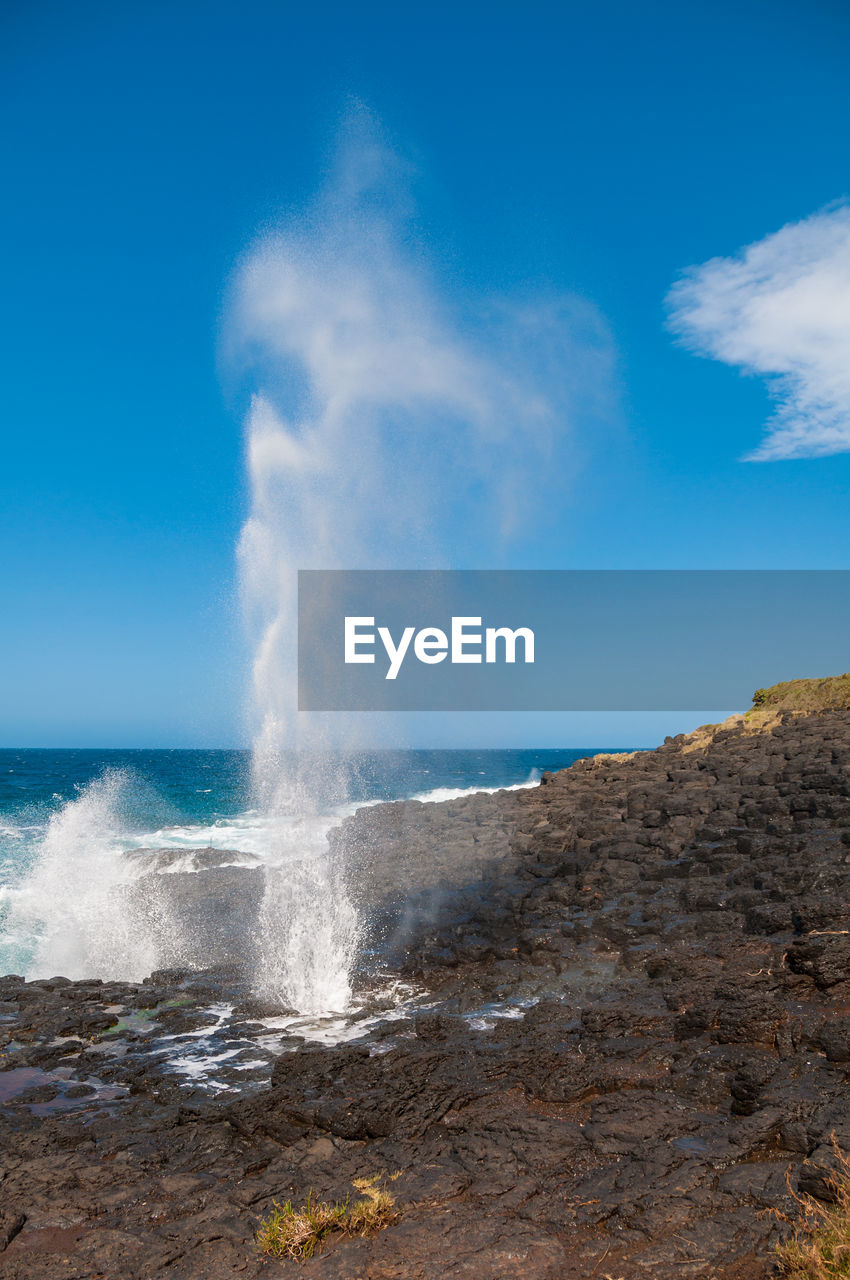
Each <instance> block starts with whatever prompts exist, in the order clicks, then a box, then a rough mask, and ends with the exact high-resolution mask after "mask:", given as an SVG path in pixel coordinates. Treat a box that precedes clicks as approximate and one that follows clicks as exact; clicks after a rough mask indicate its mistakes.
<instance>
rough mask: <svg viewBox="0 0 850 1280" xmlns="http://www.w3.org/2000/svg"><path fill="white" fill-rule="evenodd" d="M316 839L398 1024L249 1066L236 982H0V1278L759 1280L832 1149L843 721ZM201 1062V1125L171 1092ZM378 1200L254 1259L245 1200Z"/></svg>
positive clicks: (849, 1046)
mask: <svg viewBox="0 0 850 1280" xmlns="http://www.w3.org/2000/svg"><path fill="white" fill-rule="evenodd" d="M332 839H333V842H334V845H335V847H336V849H337V851H338V852H340V853H342V852H343V851H344V850H345V851H347V852H348V854H349V857H350V859H351V860H353V862H354V865H356V866H357V869H358V871H357V876H356V878H352V885H353V888H354V890H355V891H356V893H357V895H358V898H359V901H360V905H361V909H362V910H363V911H364V912H366V913H367V914H368V915H369V919H370V922H371V936H370V940H369V941H370V947H369V955H370V956H371V957H372V963H373V965H374V966H376V967H377V971H374V972H369V970H368V966H366V967H364V972H363V974H362V981H363V982H364V983H366V984H369V983H372V984H373V985H374V986H375V989H376V990H377V989H378V985H377V984H378V979H379V978H380V977H381V976H382V975H383V977H384V979H386V978H388V977H391V976H393V975H397V976H398V977H399V978H400V979H402V980H404V981H405V982H407V983H408V984H409V985H410V988H411V990H413V991H415V992H417V993H418V994H417V995H416V996H415V997H414V998H412V999H411V1000H410V1001H409V1002H408V1003H407V1005H403V1006H402V1007H401V1008H400V1009H396V1010H395V1011H394V1012H393V1016H392V1017H390V1016H385V1013H386V1011H384V1014H382V1011H381V1008H380V1002H378V1003H376V1004H375V1006H374V1007H373V1008H372V1009H371V1011H370V1012H371V1015H372V1016H371V1017H370V1018H369V1019H368V1021H365V1022H364V1023H363V1030H362V1034H361V1035H360V1036H359V1037H357V1036H356V1028H355V1029H353V1033H354V1034H355V1038H353V1039H351V1040H349V1041H348V1042H347V1043H344V1044H339V1045H337V1046H336V1047H329V1046H323V1045H317V1044H311V1043H307V1042H304V1043H301V1042H300V1041H299V1039H298V1037H297V1036H294V1037H291V1039H292V1041H293V1043H291V1044H286V1045H283V1046H282V1047H283V1048H285V1049H288V1050H289V1051H286V1052H282V1053H281V1052H280V1051H279V1048H280V1047H279V1048H278V1051H277V1052H276V1053H271V1052H269V1051H268V1048H267V1045H266V1044H265V1041H266V1039H267V1026H266V1024H264V1023H263V1022H262V1018H261V1014H262V1012H263V1011H262V1010H257V1009H255V1008H253V1007H252V1006H251V1004H250V1002H249V1001H248V1000H247V999H246V996H245V992H244V988H243V986H242V984H241V982H240V974H239V969H238V965H235V964H230V965H229V967H227V968H221V967H220V968H219V969H217V970H206V971H201V972H196V973H189V972H182V973H181V972H173V973H162V974H158V975H154V976H153V978H152V979H149V980H148V981H147V982H146V983H144V984H138V985H130V984H114V983H110V984H99V983H91V982H89V983H68V982H66V981H64V980H63V979H55V980H53V981H50V982H38V983H24V982H23V981H22V980H21V979H18V978H14V977H8V978H5V979H2V980H0V1055H2V1056H0V1142H2V1155H0V1276H2V1277H8V1278H9V1280H41V1278H42V1277H43V1278H44V1280H48V1278H50V1280H59V1278H60V1277H61V1278H62V1280H71V1278H72V1277H74V1278H76V1277H108V1278H109V1280H112V1278H113V1277H115V1278H116V1280H117V1278H119V1277H120V1278H121V1280H124V1278H127V1280H134V1278H135V1277H138V1278H139V1280H142V1277H150V1276H157V1275H163V1276H165V1275H167V1276H173V1277H187V1278H188V1277H192V1278H195V1277H212V1278H215V1277H220V1276H221V1277H224V1276H230V1275H244V1276H277V1275H280V1276H287V1275H293V1276H294V1275H299V1274H300V1275H303V1276H304V1277H326V1278H331V1277H333V1278H335V1280H355V1278H356V1280H391V1278H392V1280H395V1278H396V1277H398V1278H402V1277H403V1278H405V1280H407V1278H409V1280H444V1278H447V1277H457V1278H461V1277H464V1278H466V1277H468V1278H469V1280H501V1278H502V1277H513V1276H516V1277H523V1280H555V1278H557V1280H572V1278H575V1280H580V1278H581V1280H590V1277H597V1278H598V1280H603V1278H604V1277H612V1278H613V1280H618V1278H619V1277H623V1278H624V1280H636V1278H638V1277H640V1278H646V1280H673V1277H675V1278H676V1280H679V1278H680V1277H689V1278H703V1277H705V1278H708V1277H711V1278H712V1280H756V1278H757V1277H765V1276H769V1275H770V1274H772V1269H773V1262H772V1257H773V1248H774V1244H775V1242H776V1240H777V1239H778V1238H780V1236H781V1235H782V1234H783V1233H787V1231H788V1229H789V1228H788V1225H787V1221H786V1219H787V1218H790V1217H793V1216H794V1213H795V1210H796V1205H795V1201H794V1198H793V1195H792V1191H796V1192H799V1191H808V1192H810V1193H813V1194H816V1195H817V1194H821V1195H823V1194H825V1183H824V1178H825V1177H826V1176H828V1174H829V1170H830V1169H831V1167H832V1163H833V1161H834V1158H835V1157H834V1149H833V1145H832V1143H833V1139H834V1140H835V1141H836V1142H837V1143H838V1144H839V1147H840V1148H843V1149H845V1150H850V1090H848V1072H850V894H848V892H847V888H848V870H850V711H848V710H846V709H844V708H843V707H840V706H839V707H835V708H831V709H828V710H822V711H818V710H811V711H808V710H806V711H799V712H798V711H784V710H783V709H782V707H781V706H779V707H777V706H776V705H771V704H770V703H769V702H768V703H766V704H765V703H763V709H761V710H758V711H756V712H755V713H753V714H752V715H750V716H749V717H738V718H735V719H734V720H733V721H731V722H727V723H726V724H725V725H724V726H720V727H715V728H710V729H705V730H703V731H698V732H697V734H695V735H691V736H690V737H687V738H684V737H682V738H677V739H673V740H668V741H667V742H665V744H664V745H663V746H661V747H659V748H658V749H657V750H655V751H646V752H636V753H633V754H631V755H627V756H597V757H594V758H592V759H587V760H582V761H579V762H578V763H577V764H575V765H573V766H572V767H571V768H570V769H567V770H564V771H563V772H561V773H557V774H553V775H544V778H543V780H542V783H541V785H540V786H539V787H537V788H533V789H529V790H525V791H513V792H501V793H498V794H497V795H494V796H475V797H469V798H466V799H462V800H457V801H452V802H450V803H448V804H444V805H422V804H416V803H414V802H407V803H403V804H395V805H385V806H377V807H373V808H370V809H364V810H361V811H359V812H358V814H356V815H355V816H354V817H353V818H351V819H349V820H348V821H347V822H346V823H345V824H343V826H342V827H341V828H339V829H338V830H337V831H336V832H334V833H332ZM240 874H241V873H240ZM244 874H245V875H247V876H249V877H250V876H251V875H253V874H254V873H253V872H251V871H250V869H245V870H244ZM176 880H177V877H175V882H176ZM235 909H238V910H243V909H244V903H241V904H240V905H239V906H238V907H237V908H235ZM230 959H232V957H231V958H230ZM225 1005H226V1007H227V1009H228V1010H229V1013H228V1015H227V1019H226V1021H225V1020H223V1015H222V1013H221V1009H222V1007H224V1006H225ZM222 1027H224V1030H223V1031H222V1030H221V1028H222ZM169 1037H171V1039H169ZM216 1037H218V1038H216ZM205 1040H206V1042H208V1043H209V1045H210V1046H212V1048H211V1052H213V1051H214V1053H216V1054H219V1053H220V1054H224V1055H229V1056H225V1057H223V1058H222V1059H221V1062H220V1066H219V1068H218V1070H219V1075H218V1076H217V1079H218V1080H219V1082H220V1084H221V1085H222V1091H220V1092H218V1093H217V1094H214V1095H213V1094H211V1093H210V1092H209V1091H208V1090H205V1089H204V1088H203V1087H201V1086H200V1085H199V1083H198V1081H197V1079H194V1078H193V1076H192V1074H191V1071H189V1072H188V1073H187V1072H185V1071H184V1072H183V1074H180V1073H179V1072H175V1070H174V1066H173V1064H174V1059H175V1052H174V1046H175V1045H176V1046H177V1047H178V1049H179V1053H178V1054H177V1056H178V1057H179V1056H180V1055H181V1054H182V1055H183V1056H184V1058H186V1059H187V1060H188V1061H190V1062H191V1060H192V1059H191V1046H192V1045H193V1044H196V1045H197V1044H198V1043H200V1042H202V1041H205ZM184 1050H185V1051H184ZM224 1086H227V1088H226V1090H225V1089H224ZM380 1171H384V1172H385V1173H387V1174H395V1173H398V1174H399V1177H398V1178H397V1180H396V1181H395V1182H394V1183H393V1190H394V1194H395V1196H396V1200H397V1202H398V1204H399V1206H400V1209H401V1217H400V1218H399V1220H398V1221H397V1222H396V1223H395V1224H394V1225H392V1226H390V1227H389V1228H388V1229H387V1230H385V1231H383V1232H381V1233H380V1234H378V1235H375V1236H374V1237H372V1238H370V1239H348V1240H344V1241H341V1242H338V1243H333V1242H331V1243H329V1244H328V1245H327V1246H326V1247H325V1248H324V1249H323V1251H321V1252H320V1253H319V1254H317V1256H315V1257H314V1258H313V1259H311V1260H310V1261H308V1262H305V1263H303V1264H300V1263H296V1262H285V1261H277V1260H274V1259H270V1258H266V1257H263V1256H261V1255H260V1254H259V1253H258V1251H257V1248H256V1246H255V1244H254V1233H255V1232H256V1229H257V1225H258V1222H259V1221H260V1220H261V1219H262V1218H263V1216H264V1215H266V1214H267V1213H268V1212H269V1210H270V1208H271V1206H272V1203H273V1202H274V1201H285V1200H293V1201H294V1202H297V1203H302V1202H303V1201H305V1200H306V1198H307V1196H308V1193H310V1192H311V1191H312V1193H313V1195H314V1196H318V1197H320V1198H324V1199H344V1198H345V1196H346V1195H347V1194H348V1193H349V1192H350V1191H351V1186H352V1180H353V1179H355V1178H359V1177H364V1176H370V1175H373V1174H376V1173H379V1172H380Z"/></svg>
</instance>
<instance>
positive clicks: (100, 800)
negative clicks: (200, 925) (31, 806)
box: [5, 770, 156, 980]
mask: <svg viewBox="0 0 850 1280" xmlns="http://www.w3.org/2000/svg"><path fill="white" fill-rule="evenodd" d="M132 786H133V783H132V780H131V779H130V777H129V776H128V775H127V774H126V773H124V772H123V771H120V770H107V771H106V772H104V773H103V774H102V775H101V776H100V777H99V778H96V779H95V780H94V781H93V782H91V783H89V785H88V786H87V787H85V788H84V789H83V790H82V791H81V792H80V794H79V795H78V796H77V798H76V799H75V800H72V801H69V802H68V803H66V804H65V805H63V806H62V808H61V809H59V810H58V811H57V812H56V813H54V814H53V816H52V817H51V819H50V821H49V822H48V824H47V829H46V831H45V832H44V836H43V838H42V840H41V841H40V845H39V847H38V849H37V851H36V856H35V859H34V863H33V866H32V869H31V870H30V871H29V873H28V874H25V875H24V877H23V879H22V880H21V881H20V882H19V883H18V884H17V885H15V886H12V887H11V888H10V889H9V891H8V896H9V906H8V912H7V918H6V921H5V934H6V939H5V946H6V947H7V948H11V949H13V950H14V949H17V951H18V954H23V955H26V954H27V952H28V953H29V955H28V963H27V974H28V976H30V977H36V976H38V977H48V976H52V975H54V974H62V975H63V976H64V977H67V978H91V977H95V978H123V979H128V980H138V979H141V978H144V977H145V976H146V975H147V974H148V973H150V972H151V969H152V968H154V967H155V962H156V956H155V954H154V953H153V952H152V950H151V946H150V942H149V940H148V938H147V937H146V936H145V935H144V934H143V933H141V932H139V931H137V930H134V928H133V924H132V920H131V918H130V917H129V916H128V914H127V912H126V909H125V903H124V898H123V895H122V894H121V892H120V890H121V886H122V885H123V884H126V883H127V882H128V881H129V880H131V879H132V878H133V875H134V872H133V869H132V867H130V866H129V865H128V863H127V862H126V860H125V859H123V858H122V857H121V850H122V846H123V845H124V843H125V839H126V837H125V836H124V831H125V829H126V818H125V816H124V810H125V809H126V806H127V799H128V791H129V790H130V789H131V788H132Z"/></svg>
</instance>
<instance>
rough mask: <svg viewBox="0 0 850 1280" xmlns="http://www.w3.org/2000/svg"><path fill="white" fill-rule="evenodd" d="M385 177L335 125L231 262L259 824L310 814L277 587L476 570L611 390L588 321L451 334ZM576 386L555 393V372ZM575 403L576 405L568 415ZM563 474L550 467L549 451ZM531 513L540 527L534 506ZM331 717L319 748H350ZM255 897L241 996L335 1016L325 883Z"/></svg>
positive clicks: (345, 914)
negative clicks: (334, 576)
mask: <svg viewBox="0 0 850 1280" xmlns="http://www.w3.org/2000/svg"><path fill="white" fill-rule="evenodd" d="M403 167H404V166H403V165H402V164H401V163H400V161H399V160H398V158H397V157H396V156H395V155H394V154H393V153H392V152H391V151H390V150H389V148H388V147H387V146H386V145H385V144H384V143H383V142H382V140H381V138H380V135H379V131H378V130H377V129H376V127H375V125H374V122H373V121H371V120H370V119H369V117H368V116H367V114H366V113H365V112H362V111H358V112H355V113H354V114H353V116H352V118H351V119H350V120H349V122H348V125H347V127H346V130H345V133H344V138H343V144H342V146H341V148H340V152H339V155H338V158H337V162H336V165H335V168H334V170H333V172H332V174H331V176H330V179H329V181H328V183H327V185H326V187H325V188H324V190H323V191H322V193H321V195H320V197H319V199H318V201H317V202H316V204H315V206H314V207H313V208H312V209H310V210H308V211H307V212H306V213H305V214H304V215H303V216H302V217H300V218H297V219H294V220H292V221H291V222H290V224H289V225H288V226H286V227H284V228H283V229H281V230H279V231H277V232H274V233H272V232H270V233H268V234H267V235H265V236H264V237H263V238H262V239H261V240H260V241H259V243H258V244H257V245H256V246H255V247H254V248H253V249H252V251H251V252H250V253H249V254H248V255H247V256H246V259H245V261H244V262H243V264H242V267H241V270H240V272H239V275H238V279H237V283H236V290H235V297H234V302H233V308H232V325H231V339H232V342H233V345H234V347H235V348H236V349H238V351H239V356H240V359H241V361H242V363H243V365H247V366H249V367H250V375H251V383H252V389H253V395H252V399H251V406H250V409H249V412H248V415H247V419H246V455H247V467H248V474H249V479H250V490H251V505H250V513H249V516H248V519H247V521H246V522H245V525H244V528H243V530H242V536H241V540H240V545H239V564H240V571H241V580H242V589H243V600H244V608H245V615H246V618H247V621H248V626H249V630H250V632H251V636H252V647H253V654H254V660H253V671H252V712H253V728H252V733H253V741H254V769H253V773H254V790H255V796H256V801H257V804H258V805H259V806H260V807H261V808H262V809H263V810H264V811H265V812H267V813H268V814H270V815H276V814H277V815H281V817H286V818H287V819H288V820H290V822H289V824H288V825H287V826H286V827H285V828H282V838H283V837H284V836H285V838H286V839H287V840H289V838H290V836H291V834H292V827H291V819H292V818H293V817H295V818H300V817H304V818H309V817H311V816H314V815H315V805H314V801H313V796H314V795H315V790H316V788H315V787H314V786H313V785H312V783H311V779H310V777H309V773H307V774H305V772H304V768H303V761H304V760H305V759H306V756H305V754H304V753H303V751H302V752H297V753H296V761H298V760H300V761H301V764H300V765H299V763H297V762H296V763H295V764H294V765H292V764H290V763H289V761H290V759H291V757H290V756H289V755H288V754H287V750H286V749H287V748H290V749H291V748H293V747H295V748H305V747H306V748H310V749H321V748H322V747H323V746H326V745H329V744H328V743H327V741H326V740H325V739H323V734H324V733H325V727H326V725H327V723H328V722H327V720H323V719H322V718H321V717H315V716H314V717H310V716H307V715H305V714H301V715H299V714H298V712H297V711H296V709H295V707H296V678H295V666H296V635H297V617H296V582H297V578H296V574H297V570H298V569H306V568H322V569H328V568H337V567H344V568H394V567H403V568H416V567H420V566H423V565H424V566H428V567H436V566H438V565H449V566H450V565H451V564H452V561H453V559H454V560H455V562H456V558H457V557H463V559H465V560H468V561H471V562H473V563H475V564H477V565H479V566H485V565H487V564H488V563H492V561H493V559H494V558H495V559H496V560H497V561H498V559H499V557H500V553H501V551H502V550H503V548H504V546H505V541H506V539H507V538H509V537H510V536H512V534H514V533H515V531H516V530H517V528H518V527H519V526H520V525H521V524H522V522H523V519H524V518H525V517H526V516H529V515H531V514H532V513H533V514H534V520H535V523H536V524H537V525H538V526H539V524H540V522H541V520H545V511H546V509H547V502H546V497H547V494H549V495H551V498H552V502H553V504H554V503H562V502H563V499H564V493H565V491H566V490H567V488H568V485H569V480H570V475H569V472H570V471H571V456H570V455H568V453H567V451H566V450H564V449H563V448H561V444H562V441H563V440H564V439H565V438H567V436H568V425H569V422H570V420H571V419H572V418H573V417H574V416H575V414H576V412H580V411H582V410H584V411H585V414H586V415H587V414H588V413H589V414H590V416H593V414H594V412H595V411H596V410H598V409H599V407H600V406H599V405H596V406H595V408H594V409H589V408H588V406H589V404H590V401H591V400H592V399H593V398H594V396H597V395H599V394H600V393H602V398H604V396H605V394H607V388H608V386H609V385H610V382H611V377H610V374H611V364H612V362H611V345H610V341H609V339H608V337H607V334H606V332H605V327H604V324H602V322H601V321H600V318H599V316H598V314H597V313H596V312H595V311H594V309H593V308H592V307H591V306H589V305H588V304H586V303H584V302H582V301H580V300H578V299H575V298H571V299H564V298H561V299H554V300H553V299H551V298H550V299H549V300H547V301H546V302H545V303H541V304H538V305H531V304H530V303H529V302H528V301H527V300H526V301H524V302H523V303H522V304H520V305H508V304H507V303H506V302H505V301H504V300H500V301H499V302H498V303H493V302H480V301H479V303H478V304H477V305H475V306H473V307H469V308H467V310H466V311H465V312H464V314H463V316H461V315H460V314H459V313H457V312H456V311H455V309H454V308H453V307H452V306H451V305H449V303H448V302H447V301H446V300H445V299H444V298H443V297H441V295H440V291H439V290H438V288H437V287H436V285H435V281H434V279H433V277H432V275H431V273H430V271H429V270H428V269H427V268H426V266H425V265H424V258H423V254H422V253H421V251H420V249H419V248H418V247H417V246H416V244H415V239H414V235H413V233H412V222H411V219H410V217H409V209H410V201H409V199H408V195H407V192H406V191H405V190H404V189H403V182H402V180H401V173H402V169H403ZM577 370H580V373H579V374H578V376H577V373H576V371H577ZM588 391H590V396H588ZM570 453H571V451H570ZM549 509H554V505H553V506H552V507H550V508H549ZM363 723H364V718H363V717H360V720H359V722H358V723H357V726H356V727H355V729H354V730H353V736H352V734H351V733H349V736H348V737H345V736H344V735H343V731H342V729H341V728H340V726H347V730H350V729H351V725H352V720H351V718H348V719H346V718H343V717H338V718H337V719H336V720H335V721H334V722H333V729H334V735H335V739H336V740H335V742H334V745H335V746H342V747H345V748H347V749H349V750H350V749H352V748H353V747H357V746H361V745H366V744H365V743H363V742H362V741H358V738H357V734H358V732H361V731H362V730H361V729H360V726H361V725H362V724H363ZM281 862H282V863H285V864H286V865H285V866H282V867H281V869H279V870H278V871H275V872H274V873H269V874H268V876H267V889H266V901H265V903H264V907H263V919H264V931H263V934H262V936H261V939H260V943H259V946H260V951H261V955H260V957H259V963H258V978H259V982H260V986H261V988H262V989H263V990H264V991H265V992H266V993H267V994H269V995H274V996H276V998H281V999H284V1000H286V1001H287V1002H288V1003H290V1004H292V1005H294V1006H295V1007H297V1008H299V1009H301V1008H303V1009H305V1010H308V1011H311V1012H319V1011H321V1009H322V1008H323V1007H325V1005H326V1002H328V1001H330V1002H331V1007H334V1008H339V1007H340V1004H339V1002H340V1001H341V1000H343V999H345V998H346V992H347V991H348V984H349V979H348V973H349V970H350V966H351V963H352V960H353V956H354V949H355V944H356V927H355V924H354V921H353V914H352V908H351V904H350V901H349V899H348V897H347V895H346V893H345V890H344V875H343V874H342V868H339V867H334V866H331V865H330V864H329V863H328V861H327V855H326V850H325V849H320V848H316V847H315V846H312V845H310V844H309V842H307V843H305V845H304V847H303V848H302V849H301V850H300V851H296V853H295V857H294V858H290V857H282V858H281Z"/></svg>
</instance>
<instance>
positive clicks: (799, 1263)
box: [776, 1138, 850, 1280]
mask: <svg viewBox="0 0 850 1280" xmlns="http://www.w3.org/2000/svg"><path fill="white" fill-rule="evenodd" d="M832 1146H833V1150H834V1152H835V1158H836V1161H837V1163H838V1168H837V1170H836V1171H835V1173H834V1174H833V1175H832V1177H830V1178H829V1179H828V1186H829V1188H830V1190H831V1191H832V1193H833V1196H834V1200H833V1202H832V1203H831V1204H823V1203H822V1202H821V1201H820V1200H816V1199H815V1198H814V1197H813V1196H798V1195H796V1193H794V1198H795V1199H796V1200H797V1202H798V1203H799V1205H800V1207H801V1210H802V1212H801V1216H800V1220H799V1221H798V1223H797V1226H796V1230H795V1232H794V1235H793V1236H792V1237H791V1239H790V1240H788V1241H787V1242H786V1243H785V1244H781V1245H779V1246H778V1247H777V1250H776V1252H777V1256H778V1259H779V1265H780V1269H781V1274H782V1275H784V1276H787V1277H789V1278H790V1280H846V1278H847V1277H850V1158H848V1157H847V1156H846V1155H845V1154H844V1152H843V1151H841V1150H840V1149H839V1147H838V1144H837V1143H836V1141H835V1139H834V1138H833V1142H832Z"/></svg>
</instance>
